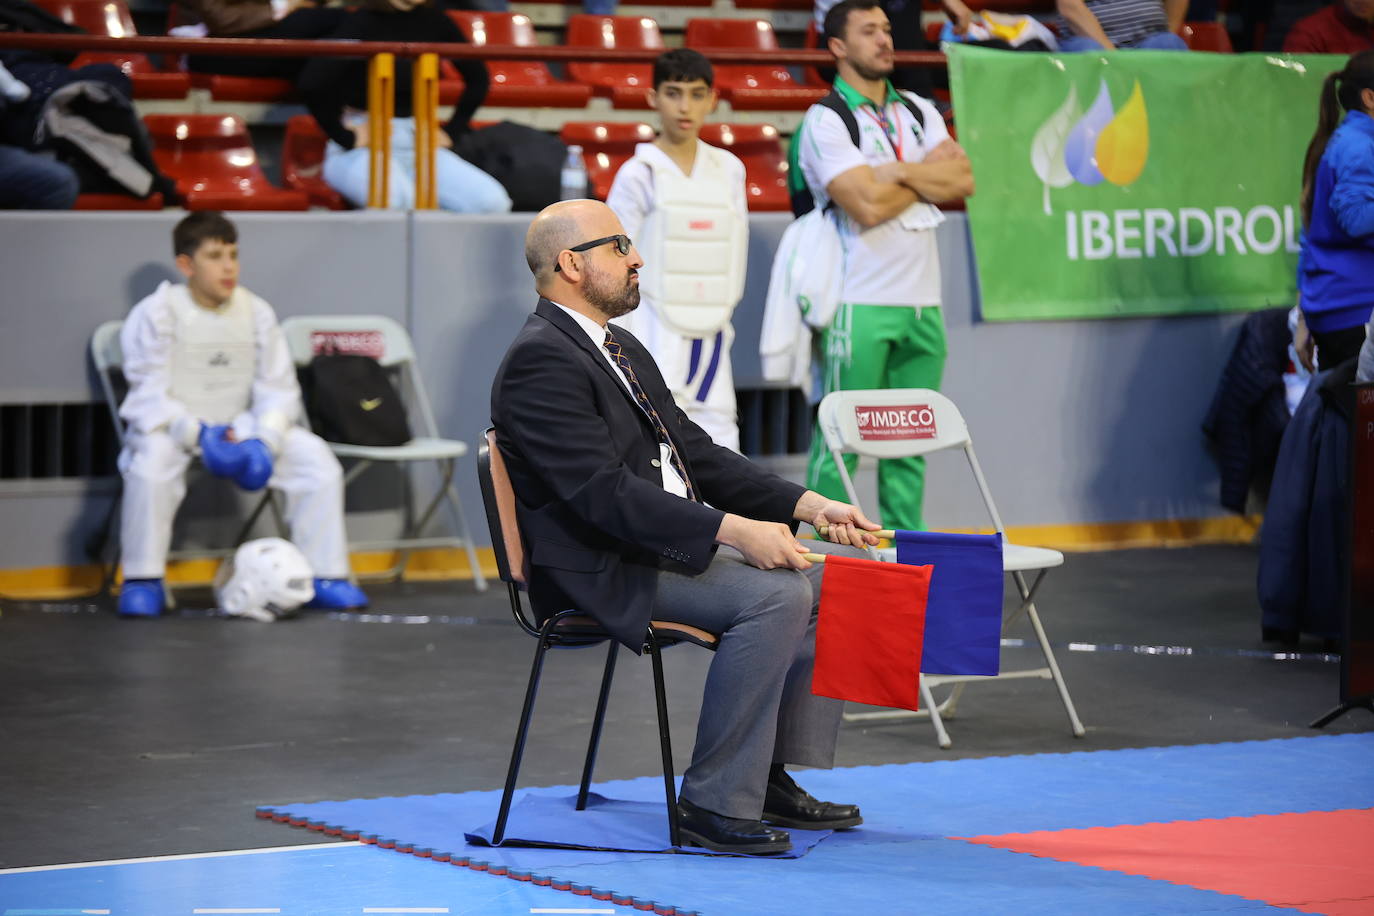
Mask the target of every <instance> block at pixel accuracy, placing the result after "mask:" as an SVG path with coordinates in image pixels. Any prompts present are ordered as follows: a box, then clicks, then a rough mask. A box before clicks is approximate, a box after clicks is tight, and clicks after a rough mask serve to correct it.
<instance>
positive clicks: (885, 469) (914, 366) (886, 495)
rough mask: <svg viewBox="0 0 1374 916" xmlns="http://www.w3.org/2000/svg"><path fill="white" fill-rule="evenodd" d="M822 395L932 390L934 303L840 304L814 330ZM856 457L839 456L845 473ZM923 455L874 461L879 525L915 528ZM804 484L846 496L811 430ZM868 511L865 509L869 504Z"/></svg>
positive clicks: (937, 342)
mask: <svg viewBox="0 0 1374 916" xmlns="http://www.w3.org/2000/svg"><path fill="white" fill-rule="evenodd" d="M821 352H822V354H824V356H823V358H824V360H825V393H826V394H829V393H830V392H832V391H856V390H861V389H865V388H934V389H939V387H940V376H941V374H942V373H943V372H944V368H945V354H946V352H947V348H946V345H945V320H944V316H943V315H942V314H941V312H940V309H939V307H938V306H927V307H924V308H922V309H921V310H920V317H917V310H916V309H915V308H908V307H905V306H893V305H849V304H844V305H841V306H840V307H839V308H838V309H837V310H836V311H835V317H834V318H833V319H831V322H830V326H829V327H828V328H826V330H825V331H824V332H822V334H821ZM858 460H859V459H858V456H857V455H845V456H844V463H845V467H846V468H847V469H848V471H849V474H850V475H851V477H852V475H853V474H854V469H855V467H856V466H857V465H858ZM925 475H926V462H925V459H924V458H893V459H884V460H882V461H879V462H878V511H879V514H880V516H881V523H882V525H883V527H885V528H901V529H905V530H908V531H920V530H922V529H923V528H924V527H925V526H924V522H923V520H922V517H921V500H922V496H923V494H924V490H925ZM806 485H807V486H808V487H810V488H811V489H813V490H815V491H816V492H817V493H820V494H821V495H822V496H827V497H829V498H831V499H838V500H841V501H844V502H848V501H849V496H848V494H846V493H845V490H844V483H843V482H842V481H841V480H840V474H839V471H837V470H836V469H835V463H834V460H833V459H832V458H831V456H830V453H829V451H828V450H827V449H826V447H825V440H824V438H822V436H821V431H820V429H819V427H818V428H817V429H816V430H815V431H814V434H813V435H812V437H811V460H810V462H809V464H808V466H807V471H806ZM869 514H870V515H871V514H872V509H871V507H870V508H869Z"/></svg>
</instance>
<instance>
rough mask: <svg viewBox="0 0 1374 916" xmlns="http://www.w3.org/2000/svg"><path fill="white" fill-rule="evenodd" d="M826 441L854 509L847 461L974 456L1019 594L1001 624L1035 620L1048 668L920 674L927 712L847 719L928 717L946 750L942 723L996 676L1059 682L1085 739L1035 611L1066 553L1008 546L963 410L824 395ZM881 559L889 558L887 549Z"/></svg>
mask: <svg viewBox="0 0 1374 916" xmlns="http://www.w3.org/2000/svg"><path fill="white" fill-rule="evenodd" d="M819 419H820V427H821V435H822V436H824V438H825V445H826V448H827V449H829V450H830V456H831V458H832V459H833V460H834V462H835V467H836V469H837V470H838V471H839V474H840V479H841V480H842V481H843V482H844V488H845V492H846V493H848V494H849V500H850V502H851V503H853V504H854V505H855V506H858V505H859V497H858V494H857V493H856V492H855V489H854V481H853V479H852V478H851V477H850V475H849V471H848V469H847V468H846V467H845V464H844V460H843V455H845V454H853V455H859V456H860V457H861V458H865V457H866V458H876V459H881V458H909V457H916V456H920V455H929V454H932V453H934V452H940V451H944V450H946V449H955V448H960V449H963V451H964V455H965V456H966V457H967V458H968V464H969V468H970V470H972V471H973V478H974V480H975V481H976V482H977V484H978V492H979V493H980V494H981V495H982V498H983V505H984V506H985V507H987V511H988V515H989V516H990V517H991V519H992V524H993V527H994V528H996V530H997V532H998V533H999V534H1001V535H1002V542H1003V544H1002V568H1003V570H1004V571H1005V572H1007V573H1008V574H1010V575H1011V577H1012V579H1013V581H1015V583H1016V590H1017V592H1018V593H1019V594H1020V596H1021V604H1020V606H1019V607H1018V608H1017V609H1016V610H1015V611H1014V612H1013V613H1012V614H1010V615H1008V616H1007V617H1006V619H1005V620H1003V622H1002V627H1003V630H1004V631H1005V630H1006V628H1007V627H1008V626H1009V625H1010V624H1011V623H1013V622H1014V621H1015V620H1016V619H1017V618H1019V617H1020V616H1021V614H1023V613H1024V614H1025V615H1026V616H1027V617H1028V618H1029V619H1030V624H1031V627H1032V628H1033V629H1034V630H1035V638H1036V640H1037V641H1038V642H1039V643H1040V650H1041V652H1043V653H1044V656H1045V666H1044V667H1042V668H1032V669H1027V670H1019V671H1003V672H1001V673H1000V674H997V675H995V676H981V675H935V674H922V675H921V676H920V677H921V684H920V690H921V702H922V704H924V706H925V709H924V710H922V711H921V712H908V711H906V710H890V711H884V712H861V713H846V714H845V720H846V721H850V722H854V721H867V720H874V719H899V718H911V717H915V716H923V715H927V716H929V717H930V721H931V724H932V725H933V726H934V727H935V737H936V740H938V741H939V743H940V747H949V746H950V744H951V743H952V742H951V741H950V738H949V733H948V732H947V731H946V730H945V725H944V719H945V718H952V717H953V715H954V712H955V707H956V706H957V705H958V702H959V697H960V696H961V695H962V694H963V689H964V686H965V685H966V684H967V683H968V682H970V681H986V680H991V679H992V677H997V678H1003V679H1006V678H1042V679H1046V680H1053V681H1054V683H1055V686H1056V687H1058V688H1059V698H1060V699H1061V700H1062V701H1063V703H1064V712H1065V713H1067V714H1068V717H1069V725H1070V726H1071V727H1072V729H1073V734H1074V736H1075V737H1077V738H1081V737H1083V723H1082V722H1080V721H1079V719H1078V712H1077V710H1075V709H1074V705H1073V699H1072V698H1071V697H1070V696H1069V688H1068V687H1067V686H1066V685H1065V683H1064V676H1063V675H1062V674H1061V673H1060V671H1059V663H1058V662H1057V661H1056V660H1055V657H1054V650H1053V649H1052V648H1051V647H1050V642H1049V639H1048V638H1047V637H1046V636H1045V628H1044V626H1042V625H1041V623H1040V615H1039V614H1038V613H1037V612H1036V609H1035V593H1036V591H1037V590H1038V589H1039V588H1040V583H1041V581H1043V580H1044V578H1045V573H1046V571H1048V570H1050V569H1053V568H1054V567H1056V566H1062V565H1064V555H1063V554H1062V553H1060V552H1059V551H1057V550H1050V549H1048V548H1045V547H1025V546H1022V545H1020V544H1011V543H1008V542H1007V540H1006V530H1005V528H1004V527H1003V525H1002V517H1001V516H1000V515H999V514H998V513H997V506H996V505H995V504H994V503H993V501H992V491H991V490H989V489H988V482H987V480H986V479H985V478H984V477H983V469H982V468H981V467H980V466H979V464H978V457H977V455H975V454H974V452H973V440H972V438H971V437H970V436H969V432H968V426H967V425H966V424H965V423H964V417H963V415H962V414H960V413H959V408H958V407H956V406H954V402H953V401H951V400H950V399H949V398H947V397H945V396H944V395H943V394H941V393H940V392H938V391H934V390H931V389H929V388H886V389H876V390H868V391H835V392H832V393H830V394H828V395H826V396H825V398H823V399H822V400H821V404H820V415H819ZM870 552H871V553H872V554H873V555H874V557H875V558H881V559H895V552H892V553H891V554H889V555H888V556H882V557H880V555H879V552H878V551H870ZM883 553H888V552H886V551H884V552H883ZM1032 570H1034V571H1035V572H1036V576H1035V581H1034V582H1032V583H1031V584H1030V585H1027V584H1026V576H1025V574H1026V573H1027V572H1030V571H1032ZM945 684H952V685H953V689H952V691H951V692H950V695H949V696H948V697H947V698H946V699H945V700H944V701H943V702H942V703H939V704H937V703H936V702H935V700H934V697H933V695H932V693H931V688H933V687H939V686H941V685H945Z"/></svg>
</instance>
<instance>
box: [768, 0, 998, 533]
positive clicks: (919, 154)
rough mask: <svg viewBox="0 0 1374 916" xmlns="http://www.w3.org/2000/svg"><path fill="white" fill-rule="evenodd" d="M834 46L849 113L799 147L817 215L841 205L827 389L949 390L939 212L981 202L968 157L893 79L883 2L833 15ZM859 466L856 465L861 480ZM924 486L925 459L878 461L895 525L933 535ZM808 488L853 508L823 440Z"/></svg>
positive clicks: (813, 120) (812, 115)
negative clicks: (948, 205) (958, 203)
mask: <svg viewBox="0 0 1374 916" xmlns="http://www.w3.org/2000/svg"><path fill="white" fill-rule="evenodd" d="M825 38H826V46H827V47H828V49H829V50H830V53H831V54H833V55H834V56H835V67H836V71H837V73H838V77H837V78H836V80H835V93H837V94H838V96H839V99H840V100H841V101H842V102H843V108H845V109H846V110H847V112H848V115H847V116H841V115H840V114H839V113H838V112H837V111H836V110H835V108H833V107H830V106H828V105H825V104H818V105H813V106H812V107H811V108H810V110H809V111H807V113H806V117H805V119H804V120H803V121H802V126H801V128H800V130H799V131H798V133H797V135H796V136H795V137H794V138H793V162H794V165H795V167H796V171H794V173H793V175H794V180H795V176H798V175H799V176H800V178H801V180H804V181H805V183H806V186H807V188H808V189H809V190H810V192H811V196H812V197H813V198H814V199H815V204H816V206H817V207H825V206H827V205H830V204H832V203H833V205H834V206H835V208H836V209H837V210H838V225H839V231H840V238H841V240H842V242H843V245H844V251H845V263H844V285H843V291H842V294H841V297H840V301H841V305H840V306H839V308H838V309H837V310H836V312H835V317H834V318H833V319H832V320H831V322H830V325H829V327H827V328H826V329H825V330H824V331H823V332H822V334H821V349H822V353H823V354H824V360H825V391H826V393H827V394H828V393H829V392H831V391H837V390H856V389H864V388H939V386H940V376H941V373H942V371H943V370H944V364H945V324H944V318H943V317H942V316H941V314H940V261H939V252H938V251H937V250H936V245H935V227H936V226H937V225H939V223H940V222H941V221H942V220H943V216H942V214H941V213H940V211H939V210H938V209H937V208H936V207H935V206H934V204H936V203H943V202H946V201H955V200H961V199H963V198H964V197H967V196H968V195H969V194H972V193H973V173H972V171H971V169H970V168H969V163H968V157H967V156H965V155H964V151H963V150H962V149H961V148H960V147H959V145H958V144H957V143H955V142H954V140H952V139H951V138H950V136H949V133H948V131H947V130H946V129H945V124H944V120H943V119H942V118H941V117H940V114H939V112H937V111H936V109H935V107H934V106H933V105H931V104H930V103H929V102H928V101H926V100H925V99H922V98H920V97H919V96H915V95H911V94H908V93H904V94H899V93H898V92H897V90H896V89H894V88H893V86H892V83H891V82H890V81H889V80H888V76H889V75H890V74H891V73H892V35H891V27H890V26H889V24H888V20H887V15H886V14H885V13H884V12H883V10H882V7H881V6H880V5H879V4H878V2H877V0H841V2H840V3H838V4H836V5H835V6H834V7H832V8H831V9H830V12H829V13H828V14H827V15H826V18H825ZM851 119H852V121H853V122H854V124H856V125H857V130H858V138H857V140H856V139H855V138H854V137H853V135H852V133H851V130H852V125H850V124H846V121H847V120H851ZM856 460H857V459H856V458H855V456H852V455H848V456H846V461H847V462H848V463H849V465H848V466H849V469H850V472H851V473H852V472H853V469H854V462H855V461H856ZM924 478H925V461H924V459H921V458H901V459H892V460H884V461H881V462H879V465H878V501H879V511H880V513H881V516H882V524H883V525H884V526H885V527H888V528H904V529H911V530H919V529H921V528H923V527H924V524H923V521H922V518H921V497H922V492H923V488H924ZM807 486H808V487H810V488H811V489H813V490H815V491H816V492H818V493H821V494H823V495H825V496H827V497H830V498H832V499H844V498H846V497H845V492H844V486H843V484H842V483H841V482H840V476H839V473H838V471H836V469H835V467H834V464H833V462H832V461H831V459H830V456H829V454H828V453H827V451H826V448H825V442H824V441H823V439H822V437H821V434H820V431H819V430H817V431H816V433H815V435H814V436H813V437H812V442H811V460H810V464H809V467H808V469H807Z"/></svg>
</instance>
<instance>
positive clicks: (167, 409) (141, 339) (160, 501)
mask: <svg viewBox="0 0 1374 916" xmlns="http://www.w3.org/2000/svg"><path fill="white" fill-rule="evenodd" d="M119 340H120V346H121V347H122V349H123V351H124V377H125V379H126V380H127V381H128V383H129V393H128V395H127V396H125V398H124V402H123V403H122V404H121V405H120V407H119V415H120V417H122V418H123V420H124V422H125V424H126V427H127V429H126V433H125V441H124V450H123V451H122V452H121V453H120V455H119V470H120V472H121V473H123V475H124V507H123V513H122V518H121V523H120V539H121V549H122V553H123V568H124V578H125V579H160V578H162V576H163V575H164V573H165V571H166V566H167V550H168V548H169V546H170V542H171V538H172V520H173V518H174V517H175V516H176V512H177V508H178V507H179V506H180V505H181V501H182V499H183V498H184V497H185V495H186V469H187V467H188V466H189V465H190V463H191V459H192V458H193V457H195V455H196V454H197V453H198V452H199V448H198V445H197V438H198V435H199V432H200V425H201V424H202V423H204V424H206V425H221V424H228V425H230V426H232V427H233V430H234V434H235V436H236V437H237V438H238V439H240V440H243V439H250V438H257V439H261V440H262V441H263V443H264V444H266V446H267V447H268V449H269V450H270V451H271V452H272V459H273V462H272V478H271V480H269V481H268V486H270V487H272V488H274V489H276V490H280V491H281V492H282V493H283V494H285V496H286V521H287V523H288V524H289V525H290V527H291V539H292V540H293V541H295V543H296V546H298V547H299V548H300V549H301V552H302V553H303V554H305V557H306V559H307V560H308V561H309V563H310V566H311V568H312V569H313V570H314V573H315V575H316V576H317V577H319V578H323V579H342V578H346V577H347V576H348V575H349V566H348V546H347V540H346V535H345V531H344V513H343V470H342V469H341V468H340V467H339V461H338V459H337V458H335V457H334V454H333V452H331V451H330V450H329V446H328V445H326V444H325V443H324V441H323V440H322V439H320V438H319V437H318V436H316V435H314V434H313V433H310V432H308V431H307V430H305V429H303V428H301V427H300V426H299V425H297V424H298V422H299V421H300V420H301V418H302V417H303V416H304V410H303V407H302V404H301V393H300V386H299V384H298V383H297V381H296V368H295V365H294V364H293V363H292V361H291V354H290V352H289V351H288V350H287V347H286V340H285V338H284V337H282V333H281V328H280V327H279V326H278V325H277V316H276V314H275V313H274V312H273V311H272V307H271V306H270V305H268V304H267V303H266V302H264V301H263V300H262V299H259V298H258V297H257V296H255V295H253V294H252V293H250V292H249V291H248V290H246V289H244V288H243V287H242V286H240V287H238V288H236V289H235V290H234V293H233V295H232V296H230V298H229V301H228V302H226V303H225V304H224V305H223V306H222V307H220V308H219V309H217V310H210V309H206V308H203V307H201V306H199V305H196V304H195V302H194V301H192V299H191V295H190V292H189V291H188V290H187V288H186V286H184V285H175V286H174V285H172V284H170V283H163V284H162V285H160V286H159V287H158V288H157V290H156V291H154V292H153V294H152V295H150V296H148V297H147V298H146V299H144V300H143V301H142V302H139V303H138V305H136V306H134V308H133V310H132V311H131V312H130V313H129V317H128V319H127V320H126V321H125V322H124V328H123V330H122V332H121V333H120V338H119Z"/></svg>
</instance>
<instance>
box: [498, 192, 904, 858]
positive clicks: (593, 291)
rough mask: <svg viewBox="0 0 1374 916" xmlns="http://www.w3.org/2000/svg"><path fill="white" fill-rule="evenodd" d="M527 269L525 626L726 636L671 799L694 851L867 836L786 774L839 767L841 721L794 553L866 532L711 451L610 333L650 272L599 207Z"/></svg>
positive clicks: (845, 812) (813, 496)
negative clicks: (665, 625) (565, 616)
mask: <svg viewBox="0 0 1374 916" xmlns="http://www.w3.org/2000/svg"><path fill="white" fill-rule="evenodd" d="M525 256H526V259H527V261H528V262H529V266H530V270H531V272H532V273H533V274H534V277H535V285H536V288H537V290H538V292H539V295H540V299H539V302H538V304H537V305H536V306H535V311H534V314H532V315H531V316H530V318H529V320H528V321H527V322H526V323H525V327H524V328H523V329H522V330H521V331H520V334H519V335H518V336H517V337H516V339H515V342H514V343H513V344H512V345H511V348H510V350H509V352H508V353H507V354H506V358H505V360H504V362H503V363H502V365H501V368H500V370H499V372H498V373H497V377H496V381H495V383H494V385H493V387H492V406H491V410H492V420H493V423H494V425H495V427H496V435H497V443H498V446H499V448H500V449H501V453H502V456H503V457H504V459H505V462H506V467H507V469H508V471H509V473H510V477H511V481H512V484H513V485H514V489H515V494H516V500H517V513H518V515H519V519H520V524H521V528H522V530H523V531H524V534H525V537H526V540H527V541H528V544H527V547H528V550H529V556H530V563H531V570H530V601H531V604H532V605H533V607H534V609H535V612H536V614H538V615H540V616H541V618H542V617H547V616H549V615H552V614H555V613H558V612H559V611H563V610H566V609H568V608H577V609H579V610H581V611H583V612H585V613H589V614H592V615H594V616H595V617H596V618H597V620H598V621H599V622H600V623H601V624H602V625H604V626H605V627H606V628H607V629H608V630H609V631H610V632H612V633H613V634H615V636H616V638H617V639H619V640H620V641H621V642H622V643H624V644H625V645H626V646H628V647H630V648H631V649H633V650H635V651H639V650H640V648H641V647H642V645H643V639H644V633H645V628H646V627H647V625H648V623H649V621H650V619H658V620H671V621H676V622H680V623H687V624H691V625H693V626H696V627H700V628H702V629H704V630H708V631H710V632H712V633H717V634H720V645H719V648H718V650H717V652H716V654H715V657H714V658H713V659H712V662H711V670H710V673H709V674H708V676H707V682H706V690H705V695H704V697H703V700H702V709H701V716H700V721H699V725H698V730H697V740H696V745H695V748H694V749H693V754H692V762H691V765H690V766H689V767H688V768H687V771H686V773H685V774H684V775H683V781H682V793H681V800H680V802H679V815H680V827H681V831H682V835H683V837H684V838H685V839H686V841H687V842H688V843H689V844H692V845H698V846H703V847H705V848H708V849H712V850H715V851H720V852H744V853H774V852H783V851H785V850H787V849H788V848H790V845H791V840H790V837H789V836H788V834H787V833H786V831H784V830H780V829H778V828H779V827H797V828H809V829H842V828H847V827H853V826H855V825H857V824H859V823H861V821H862V817H861V816H860V814H859V810H858V808H857V807H855V806H853V805H837V804H832V803H829V802H821V801H817V800H816V799H815V798H813V797H811V796H810V795H809V794H808V793H806V792H805V791H804V790H803V789H801V788H800V787H799V786H798V785H797V784H796V783H795V782H794V781H793V780H792V778H791V777H790V776H789V775H788V773H787V772H786V771H785V770H784V765H785V764H797V765H802V766H816V767H829V766H831V765H832V764H833V760H834V751H835V740H836V735H837V732H838V730H839V723H840V713H841V708H842V704H841V703H840V702H839V701H836V700H832V699H828V698H825V697H818V696H815V695H814V694H812V693H811V671H812V667H813V664H814V659H815V619H816V610H817V605H818V602H819V597H820V570H821V567H820V566H818V565H817V566H813V565H812V564H811V563H809V562H808V561H807V560H806V559H805V557H804V554H805V553H806V552H807V550H808V549H810V550H817V551H834V552H839V551H849V552H853V551H854V550H855V548H858V547H861V546H863V545H865V544H872V543H876V538H875V537H874V536H873V535H872V534H870V533H869V532H871V531H874V530H876V529H877V526H876V525H875V524H873V523H872V522H871V521H869V520H868V519H867V518H865V517H864V516H863V515H862V513H860V512H859V511H858V510H857V509H856V508H854V507H853V506H850V505H846V504H844V503H840V502H837V501H834V500H830V499H826V498H824V497H822V496H820V495H819V494H817V493H814V492H812V491H809V490H806V489H805V488H803V487H801V486H799V485H797V484H794V483H791V482H789V481H787V480H784V479H783V478H781V477H778V476H777V475H775V474H772V473H769V472H768V471H765V470H763V469H762V468H760V467H758V466H756V465H754V464H752V463H751V462H749V461H748V460H747V459H745V458H742V457H740V456H739V455H737V454H735V453H734V452H732V451H730V450H728V449H724V448H720V447H719V446H716V445H715V444H713V443H712V442H711V440H710V437H709V436H707V435H706V433H704V432H703V431H702V430H701V429H700V428H699V427H697V426H696V424H694V423H692V422H691V421H690V420H689V419H688V418H687V417H686V415H685V414H683V412H682V411H681V410H679V409H678V408H677V407H676V405H675V404H674V402H673V398H672V395H671V394H670V393H669V390H668V387H667V385H666V384H665V383H664V381H663V378H662V377H661V375H660V374H659V371H658V368H657V366H655V365H654V361H653V358H652V357H651V356H650V355H649V354H648V352H647V351H646V350H645V349H644V347H643V346H642V345H640V343H639V342H638V341H637V340H635V339H634V337H633V336H631V335H630V334H629V333H628V332H627V331H625V330H623V329H622V328H619V327H617V326H616V325H615V324H612V323H611V322H612V320H613V319H615V318H617V317H619V316H621V315H624V314H627V313H628V312H629V311H631V310H632V309H634V308H635V307H636V306H637V305H638V304H639V278H638V270H639V268H640V267H641V266H642V264H643V262H642V261H641V260H640V257H639V253H638V252H637V251H636V250H635V248H634V246H633V244H632V243H631V242H630V240H629V239H628V238H626V237H625V236H624V230H623V229H622V228H621V226H620V223H619V221H618V220H617V219H616V217H615V214H614V213H613V212H612V211H611V210H610V209H609V208H607V207H606V206H605V205H604V204H601V203H598V202H596V201H590V200H582V201H565V202H563V203H559V204H555V205H554V206H552V207H549V208H548V209H546V210H544V211H543V212H542V213H540V214H539V216H538V217H537V218H536V219H535V221H534V223H533V224H532V225H531V226H530V230H529V233H528V235H527V236H526V240H525ZM801 521H805V522H809V523H811V524H813V525H817V526H819V525H828V526H829V528H828V530H829V538H830V540H831V541H832V542H833V543H825V542H820V543H818V542H810V545H811V546H810V547H809V548H808V547H803V546H802V545H801V544H800V543H798V541H797V540H796V538H795V531H796V525H797V523H798V522H801Z"/></svg>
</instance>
